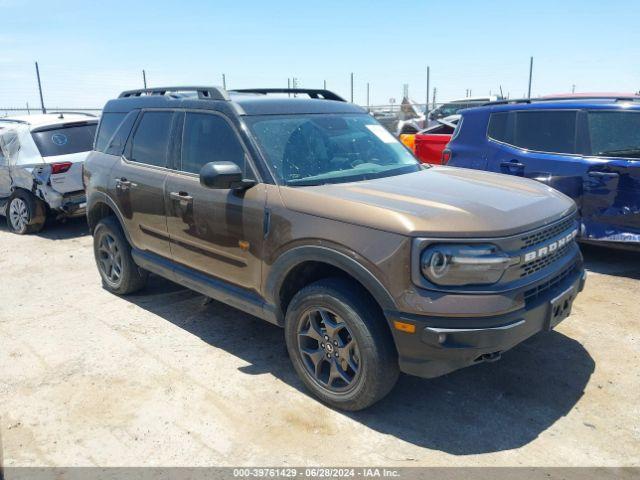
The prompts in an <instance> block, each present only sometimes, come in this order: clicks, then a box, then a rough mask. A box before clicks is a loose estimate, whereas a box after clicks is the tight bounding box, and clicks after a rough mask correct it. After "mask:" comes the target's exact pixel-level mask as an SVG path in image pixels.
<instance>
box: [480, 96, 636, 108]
mask: <svg viewBox="0 0 640 480" xmlns="http://www.w3.org/2000/svg"><path fill="white" fill-rule="evenodd" d="M568 100H573V101H575V102H580V101H584V100H613V101H614V102H640V96H637V97H616V96H606V95H605V96H602V95H594V96H592V97H572V96H568V97H549V98H544V97H540V98H514V99H509V100H496V101H494V102H487V103H485V104H483V106H491V105H511V104H518V103H537V102H563V101H564V102H566V101H568Z"/></svg>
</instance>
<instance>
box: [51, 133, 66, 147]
mask: <svg viewBox="0 0 640 480" xmlns="http://www.w3.org/2000/svg"><path fill="white" fill-rule="evenodd" d="M51 141H52V142H53V143H54V144H56V145H58V146H59V147H62V146H63V145H66V144H67V142H68V141H69V140H68V139H67V136H66V135H64V134H62V133H54V134H53V135H51Z"/></svg>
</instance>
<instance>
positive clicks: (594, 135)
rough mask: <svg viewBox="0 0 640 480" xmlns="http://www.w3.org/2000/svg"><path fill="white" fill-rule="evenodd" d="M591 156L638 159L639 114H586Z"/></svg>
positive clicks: (639, 149)
mask: <svg viewBox="0 0 640 480" xmlns="http://www.w3.org/2000/svg"><path fill="white" fill-rule="evenodd" d="M587 115H588V119H589V136H590V139H591V152H590V153H591V155H594V156H600V157H620V158H630V159H640V112H630V111H602V110H592V111H590V112H588V114H587Z"/></svg>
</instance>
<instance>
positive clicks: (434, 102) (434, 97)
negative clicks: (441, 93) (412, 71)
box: [431, 87, 437, 108]
mask: <svg viewBox="0 0 640 480" xmlns="http://www.w3.org/2000/svg"><path fill="white" fill-rule="evenodd" d="M436 91H437V88H436V87H433V102H431V105H432V106H433V108H436Z"/></svg>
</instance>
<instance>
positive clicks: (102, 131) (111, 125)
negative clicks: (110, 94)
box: [96, 113, 126, 152]
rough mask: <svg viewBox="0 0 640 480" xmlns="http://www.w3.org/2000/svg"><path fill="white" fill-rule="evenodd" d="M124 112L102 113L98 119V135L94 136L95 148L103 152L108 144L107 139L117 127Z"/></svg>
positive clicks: (124, 114)
mask: <svg viewBox="0 0 640 480" xmlns="http://www.w3.org/2000/svg"><path fill="white" fill-rule="evenodd" d="M125 116H126V113H104V114H102V118H101V119H100V126H99V127H98V135H97V137H96V150H97V151H99V152H104V151H105V149H106V148H107V145H108V144H109V140H111V137H112V136H113V134H114V133H115V131H116V130H117V129H118V125H120V123H121V122H122V120H123V119H124V117H125Z"/></svg>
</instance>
